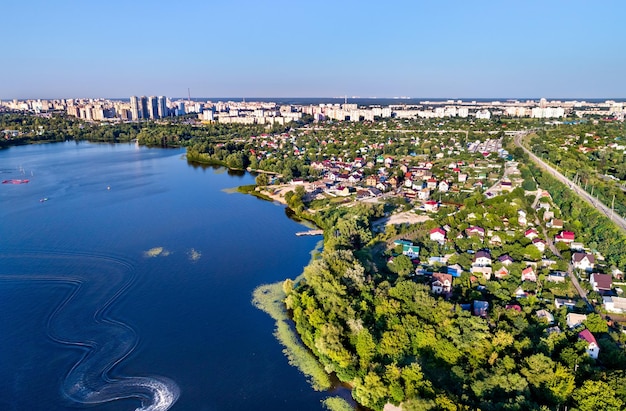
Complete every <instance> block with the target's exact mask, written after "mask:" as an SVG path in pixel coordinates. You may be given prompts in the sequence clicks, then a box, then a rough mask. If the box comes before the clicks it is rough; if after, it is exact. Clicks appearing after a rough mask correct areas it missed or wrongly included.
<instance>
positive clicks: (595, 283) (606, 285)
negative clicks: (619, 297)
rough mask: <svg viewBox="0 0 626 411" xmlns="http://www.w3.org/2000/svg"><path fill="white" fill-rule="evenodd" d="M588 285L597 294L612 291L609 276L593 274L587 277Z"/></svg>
mask: <svg viewBox="0 0 626 411" xmlns="http://www.w3.org/2000/svg"><path fill="white" fill-rule="evenodd" d="M589 283H590V284H591V288H593V291H596V292H599V293H606V292H610V291H611V290H612V289H613V276H611V275H610V274H598V273H593V274H591V276H589Z"/></svg>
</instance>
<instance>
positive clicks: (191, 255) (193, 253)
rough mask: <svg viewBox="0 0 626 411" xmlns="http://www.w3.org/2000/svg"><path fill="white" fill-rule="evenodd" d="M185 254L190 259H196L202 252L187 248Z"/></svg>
mask: <svg viewBox="0 0 626 411" xmlns="http://www.w3.org/2000/svg"><path fill="white" fill-rule="evenodd" d="M187 255H188V256H189V259H190V260H191V261H198V260H199V259H200V257H202V253H201V252H200V251H196V249H195V248H192V249H191V250H189V252H187Z"/></svg>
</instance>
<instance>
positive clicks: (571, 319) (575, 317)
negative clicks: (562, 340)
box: [565, 313, 587, 328]
mask: <svg viewBox="0 0 626 411" xmlns="http://www.w3.org/2000/svg"><path fill="white" fill-rule="evenodd" d="M585 321H587V316H586V315H585V314H576V313H568V314H567V317H565V322H566V323H567V326H568V327H569V328H576V327H578V326H579V325H581V324H582V323H584V322H585Z"/></svg>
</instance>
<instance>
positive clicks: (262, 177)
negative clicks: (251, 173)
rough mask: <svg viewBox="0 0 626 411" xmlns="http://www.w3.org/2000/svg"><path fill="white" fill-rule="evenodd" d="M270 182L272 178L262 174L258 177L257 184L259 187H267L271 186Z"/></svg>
mask: <svg viewBox="0 0 626 411" xmlns="http://www.w3.org/2000/svg"><path fill="white" fill-rule="evenodd" d="M269 182H270V178H269V176H268V175H267V174H265V173H261V174H259V175H258V176H256V179H255V183H256V185H258V186H266V185H268V184H269Z"/></svg>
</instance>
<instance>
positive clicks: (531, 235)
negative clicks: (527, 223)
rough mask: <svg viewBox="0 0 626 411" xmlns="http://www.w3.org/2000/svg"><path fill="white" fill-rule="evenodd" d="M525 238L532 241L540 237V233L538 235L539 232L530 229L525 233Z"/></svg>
mask: <svg viewBox="0 0 626 411" xmlns="http://www.w3.org/2000/svg"><path fill="white" fill-rule="evenodd" d="M524 237H526V238H528V239H529V240H532V239H534V238H537V237H539V233H537V230H535V229H534V228H529V229H528V230H526V231H525V232H524Z"/></svg>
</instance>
